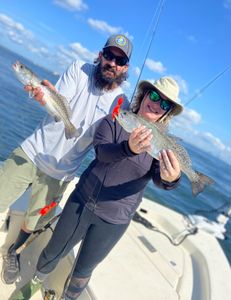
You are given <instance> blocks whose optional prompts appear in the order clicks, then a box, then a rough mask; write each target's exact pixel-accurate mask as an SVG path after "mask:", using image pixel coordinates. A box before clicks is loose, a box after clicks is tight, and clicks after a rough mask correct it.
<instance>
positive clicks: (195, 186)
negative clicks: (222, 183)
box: [191, 171, 215, 197]
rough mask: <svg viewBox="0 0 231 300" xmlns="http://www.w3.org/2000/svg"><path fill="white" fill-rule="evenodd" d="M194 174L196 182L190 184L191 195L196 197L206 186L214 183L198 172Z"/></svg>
mask: <svg viewBox="0 0 231 300" xmlns="http://www.w3.org/2000/svg"><path fill="white" fill-rule="evenodd" d="M195 172H196V174H197V180H195V181H192V182H191V184H192V194H193V196H194V197H196V196H197V195H198V194H199V193H201V192H203V190H204V189H205V187H206V186H207V185H210V184H213V183H214V182H215V181H214V180H213V179H212V178H210V177H208V176H206V175H204V174H202V173H200V172H198V171H195Z"/></svg>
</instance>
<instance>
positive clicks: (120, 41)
mask: <svg viewBox="0 0 231 300" xmlns="http://www.w3.org/2000/svg"><path fill="white" fill-rule="evenodd" d="M115 42H116V44H118V45H119V46H121V47H123V46H125V45H126V39H125V37H124V36H122V35H118V36H117V37H116V38H115Z"/></svg>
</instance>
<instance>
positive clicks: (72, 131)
mask: <svg viewBox="0 0 231 300" xmlns="http://www.w3.org/2000/svg"><path fill="white" fill-rule="evenodd" d="M80 134H81V133H80V132H79V131H78V130H77V129H76V128H75V126H74V125H73V124H72V123H70V124H68V126H65V137H66V139H72V138H74V137H75V138H77V137H79V136H80Z"/></svg>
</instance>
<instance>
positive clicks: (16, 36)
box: [0, 14, 34, 43]
mask: <svg viewBox="0 0 231 300" xmlns="http://www.w3.org/2000/svg"><path fill="white" fill-rule="evenodd" d="M0 24H1V26H3V28H4V29H5V33H6V34H7V36H8V37H9V38H10V39H12V40H13V41H16V42H18V41H20V43H21V41H23V40H24V39H27V40H32V39H33V37H34V35H33V33H32V32H31V31H29V30H27V29H25V27H24V26H23V25H22V24H21V23H18V22H15V21H14V20H13V19H12V18H10V17H8V16H7V15H4V14H0Z"/></svg>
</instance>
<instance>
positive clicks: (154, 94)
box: [149, 91, 172, 111]
mask: <svg viewBox="0 0 231 300" xmlns="http://www.w3.org/2000/svg"><path fill="white" fill-rule="evenodd" d="M149 99H150V100H151V101H153V102H158V101H160V107H161V108H162V109H163V110H165V111H167V110H169V109H170V108H171V107H172V102H171V101H169V100H165V99H163V98H161V96H160V95H159V94H158V93H157V92H156V91H150V92H149Z"/></svg>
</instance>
